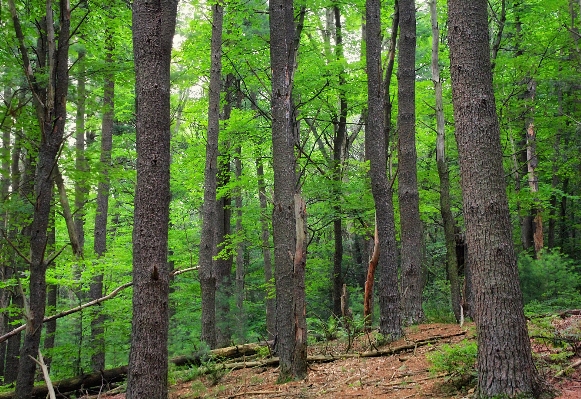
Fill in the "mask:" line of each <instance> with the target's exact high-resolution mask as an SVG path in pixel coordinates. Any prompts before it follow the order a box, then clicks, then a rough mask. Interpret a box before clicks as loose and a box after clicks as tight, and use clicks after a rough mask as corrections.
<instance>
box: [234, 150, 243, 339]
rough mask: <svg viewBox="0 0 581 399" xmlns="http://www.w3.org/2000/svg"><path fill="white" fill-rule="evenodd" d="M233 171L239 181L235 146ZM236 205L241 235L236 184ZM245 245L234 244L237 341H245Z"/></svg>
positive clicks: (238, 153) (239, 191)
mask: <svg viewBox="0 0 581 399" xmlns="http://www.w3.org/2000/svg"><path fill="white" fill-rule="evenodd" d="M234 165H235V166H234V172H235V175H236V180H237V181H238V182H240V181H241V178H242V147H241V146H237V147H236V155H235V156H234ZM234 202H235V206H236V234H237V235H238V236H240V237H241V236H242V235H243V234H244V228H243V227H242V185H239V186H238V189H237V191H236V197H235V200H234ZM244 252H245V245H244V242H243V241H242V240H241V241H240V242H238V244H237V245H236V324H237V335H238V342H245V339H246V315H245V312H244V278H245V275H246V271H245V267H244V266H245V264H244V263H245V260H244Z"/></svg>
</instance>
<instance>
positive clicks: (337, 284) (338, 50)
mask: <svg viewBox="0 0 581 399" xmlns="http://www.w3.org/2000/svg"><path fill="white" fill-rule="evenodd" d="M333 14H334V17H335V60H336V61H337V62H338V63H342V62H343V59H344V55H343V31H342V27H341V9H340V8H339V6H338V5H334V6H333ZM346 136H347V96H346V93H345V71H343V70H341V71H339V120H337V121H335V137H334V139H333V166H332V167H333V171H332V173H333V175H332V176H333V188H334V193H333V194H334V195H333V202H334V205H333V208H334V209H333V211H334V213H335V215H336V218H335V220H334V221H333V236H334V241H335V251H334V255H333V313H334V314H335V315H336V316H340V315H341V292H342V289H343V270H342V266H343V223H342V215H341V212H342V211H341V196H342V188H341V186H342V180H343V163H344V159H345V152H346V150H347V149H346Z"/></svg>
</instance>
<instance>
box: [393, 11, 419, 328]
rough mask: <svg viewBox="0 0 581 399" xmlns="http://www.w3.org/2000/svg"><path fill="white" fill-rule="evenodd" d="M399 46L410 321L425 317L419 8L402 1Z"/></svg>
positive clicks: (405, 302)
mask: <svg viewBox="0 0 581 399" xmlns="http://www.w3.org/2000/svg"><path fill="white" fill-rule="evenodd" d="M398 4H399V30H400V35H399V48H398V72H397V82H398V85H397V87H398V95H397V99H398V115H397V123H398V132H399V147H398V160H399V169H398V180H399V183H398V197H399V213H400V215H401V216H400V228H401V231H400V237H401V239H400V242H401V290H402V313H403V314H402V316H403V320H404V322H405V323H407V324H415V323H419V322H420V321H422V320H423V319H424V312H423V310H422V290H423V276H422V254H423V251H422V250H421V248H423V243H422V221H421V220H420V208H419V192H418V180H417V170H416V163H417V153H416V137H415V136H416V127H415V123H416V111H415V107H416V106H415V98H416V96H415V85H416V69H415V63H416V8H415V1H414V0H399V2H398Z"/></svg>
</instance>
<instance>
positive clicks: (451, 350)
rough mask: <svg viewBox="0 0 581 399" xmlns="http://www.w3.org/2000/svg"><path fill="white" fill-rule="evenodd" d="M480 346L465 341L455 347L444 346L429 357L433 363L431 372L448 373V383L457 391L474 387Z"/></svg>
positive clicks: (473, 342)
mask: <svg viewBox="0 0 581 399" xmlns="http://www.w3.org/2000/svg"><path fill="white" fill-rule="evenodd" d="M477 354H478V345H477V344H476V342H475V341H469V340H464V341H462V342H460V343H458V344H454V345H447V344H445V345H442V346H441V347H440V348H439V349H438V350H436V351H434V352H432V353H431V354H429V355H428V360H429V361H430V362H431V363H432V366H431V367H430V371H431V372H433V373H446V378H447V380H448V382H449V383H450V384H451V385H452V386H454V387H455V388H456V389H461V388H465V387H469V386H472V385H473V384H474V383H475V382H476V377H477V372H476V357H477Z"/></svg>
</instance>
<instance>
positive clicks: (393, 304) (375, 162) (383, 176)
mask: <svg viewBox="0 0 581 399" xmlns="http://www.w3.org/2000/svg"><path fill="white" fill-rule="evenodd" d="M365 10H366V12H365V15H366V21H367V27H366V30H367V40H366V51H367V96H368V98H367V107H368V119H367V128H366V129H365V153H366V157H367V158H368V159H369V161H370V170H369V174H370V177H371V191H372V194H373V199H374V201H375V214H376V215H377V222H376V224H377V232H378V238H379V270H380V280H379V292H380V297H379V306H380V308H381V309H382V310H381V318H380V324H379V331H380V332H381V333H382V334H385V335H387V336H388V337H390V338H391V339H397V338H399V337H400V336H401V335H402V334H403V332H402V329H401V315H400V295H399V290H398V282H397V260H396V257H395V254H396V243H395V240H394V238H395V236H394V235H393V234H392V233H393V231H395V225H394V220H393V218H392V216H393V212H390V210H391V209H393V203H392V191H391V187H390V184H389V181H388V180H387V173H386V162H387V161H386V156H385V154H386V151H385V132H384V120H385V116H384V114H383V112H384V109H383V95H384V93H383V90H382V85H381V80H382V79H381V78H382V76H381V75H382V74H381V19H380V15H381V14H380V13H381V11H380V1H379V0H367V2H366V6H365Z"/></svg>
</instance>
